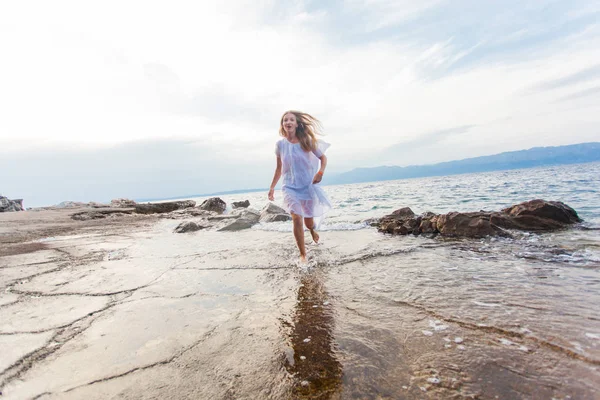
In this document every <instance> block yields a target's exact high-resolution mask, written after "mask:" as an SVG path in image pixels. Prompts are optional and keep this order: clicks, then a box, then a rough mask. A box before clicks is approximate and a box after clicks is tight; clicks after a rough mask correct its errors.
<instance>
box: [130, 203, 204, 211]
mask: <svg viewBox="0 0 600 400" xmlns="http://www.w3.org/2000/svg"><path fill="white" fill-rule="evenodd" d="M195 205H196V202H195V201H193V200H183V201H166V202H164V203H146V204H136V205H135V212H136V213H138V214H161V213H168V212H171V211H175V210H182V209H184V208H190V207H194V206H195Z"/></svg>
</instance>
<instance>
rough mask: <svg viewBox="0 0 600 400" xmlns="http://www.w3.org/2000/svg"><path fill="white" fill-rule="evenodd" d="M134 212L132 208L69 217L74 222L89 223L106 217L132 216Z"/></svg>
mask: <svg viewBox="0 0 600 400" xmlns="http://www.w3.org/2000/svg"><path fill="white" fill-rule="evenodd" d="M134 211H135V209H133V208H120V209H102V210H94V211H81V212H78V213H75V214H73V215H71V218H72V219H74V220H75V221H89V220H91V219H103V218H106V217H108V216H123V215H125V214H132V213H133V212H134Z"/></svg>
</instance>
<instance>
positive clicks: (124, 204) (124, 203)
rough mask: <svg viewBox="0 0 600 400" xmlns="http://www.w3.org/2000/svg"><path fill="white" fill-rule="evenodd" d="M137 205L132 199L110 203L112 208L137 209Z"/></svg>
mask: <svg viewBox="0 0 600 400" xmlns="http://www.w3.org/2000/svg"><path fill="white" fill-rule="evenodd" d="M136 205H137V203H136V202H135V201H133V200H130V199H113V200H111V201H110V206H111V207H118V208H130V207H135V206H136Z"/></svg>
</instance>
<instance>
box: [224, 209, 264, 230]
mask: <svg viewBox="0 0 600 400" xmlns="http://www.w3.org/2000/svg"><path fill="white" fill-rule="evenodd" d="M259 219H260V213H259V212H258V211H256V210H248V209H245V210H243V211H242V212H240V213H239V214H238V218H237V219H236V220H235V221H233V222H232V223H230V224H228V225H226V226H224V227H223V228H221V229H219V231H239V230H242V229H248V228H251V227H252V226H253V225H255V224H257V223H258V221H259Z"/></svg>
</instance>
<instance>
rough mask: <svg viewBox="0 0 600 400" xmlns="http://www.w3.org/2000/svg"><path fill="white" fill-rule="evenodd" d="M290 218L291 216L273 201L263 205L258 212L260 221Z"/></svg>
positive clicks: (276, 220)
mask: <svg viewBox="0 0 600 400" xmlns="http://www.w3.org/2000/svg"><path fill="white" fill-rule="evenodd" d="M291 219H292V216H291V215H290V214H288V212H287V211H285V210H284V209H283V208H281V207H279V206H276V205H275V204H273V203H269V204H267V205H266V206H264V207H263V209H262V211H261V212H260V222H278V221H289V220H291Z"/></svg>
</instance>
